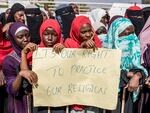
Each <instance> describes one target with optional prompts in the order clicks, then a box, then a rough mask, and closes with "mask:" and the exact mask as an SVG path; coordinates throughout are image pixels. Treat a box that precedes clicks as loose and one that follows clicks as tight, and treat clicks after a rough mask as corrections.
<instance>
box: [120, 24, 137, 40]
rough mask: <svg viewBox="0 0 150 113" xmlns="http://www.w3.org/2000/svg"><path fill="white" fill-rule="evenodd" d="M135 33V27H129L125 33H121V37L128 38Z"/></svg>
mask: <svg viewBox="0 0 150 113" xmlns="http://www.w3.org/2000/svg"><path fill="white" fill-rule="evenodd" d="M133 33H134V26H133V25H130V26H129V27H127V28H126V29H125V30H124V31H123V32H121V33H120V34H119V37H122V36H128V35H130V34H133Z"/></svg>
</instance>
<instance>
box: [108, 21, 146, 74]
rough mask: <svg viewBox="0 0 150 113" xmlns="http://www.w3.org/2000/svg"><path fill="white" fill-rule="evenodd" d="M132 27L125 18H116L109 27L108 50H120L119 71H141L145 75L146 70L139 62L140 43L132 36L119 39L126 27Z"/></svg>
mask: <svg viewBox="0 0 150 113" xmlns="http://www.w3.org/2000/svg"><path fill="white" fill-rule="evenodd" d="M130 25H133V24H132V23H131V21H130V20H129V19H127V18H118V19H116V20H115V21H114V22H113V23H112V24H111V26H110V28H109V31H108V48H112V49H121V50H122V57H121V69H124V70H126V71H129V70H130V69H141V70H142V71H143V72H144V73H145V74H146V75H147V71H146V69H145V68H144V67H143V66H142V65H141V62H140V42H139V40H138V37H137V36H136V35H135V33H134V34H130V35H128V36H122V37H119V34H120V33H121V32H123V31H124V30H125V29H126V28H127V27H129V26H130Z"/></svg>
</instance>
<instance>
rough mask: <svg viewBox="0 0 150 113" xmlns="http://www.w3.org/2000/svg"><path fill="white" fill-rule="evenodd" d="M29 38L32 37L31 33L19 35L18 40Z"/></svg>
mask: <svg viewBox="0 0 150 113" xmlns="http://www.w3.org/2000/svg"><path fill="white" fill-rule="evenodd" d="M29 36H30V35H29V33H25V34H21V35H17V36H16V37H17V38H18V39H22V38H23V37H29Z"/></svg>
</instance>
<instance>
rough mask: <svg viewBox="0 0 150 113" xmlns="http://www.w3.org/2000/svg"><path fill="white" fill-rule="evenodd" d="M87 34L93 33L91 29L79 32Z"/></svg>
mask: <svg viewBox="0 0 150 113" xmlns="http://www.w3.org/2000/svg"><path fill="white" fill-rule="evenodd" d="M87 32H88V33H89V32H93V31H92V29H89V30H85V31H81V32H80V33H82V34H86V33H87Z"/></svg>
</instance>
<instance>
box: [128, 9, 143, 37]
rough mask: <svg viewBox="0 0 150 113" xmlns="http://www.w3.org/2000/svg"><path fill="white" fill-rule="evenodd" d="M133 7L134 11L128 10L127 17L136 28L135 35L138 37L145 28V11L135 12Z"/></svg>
mask: <svg viewBox="0 0 150 113" xmlns="http://www.w3.org/2000/svg"><path fill="white" fill-rule="evenodd" d="M134 7H137V6H133V7H132V9H131V8H128V9H127V10H126V15H125V17H127V18H129V19H130V20H131V22H132V24H133V25H134V27H135V34H136V35H137V36H138V35H139V34H140V32H141V30H142V28H143V26H144V18H143V11H142V10H134Z"/></svg>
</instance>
